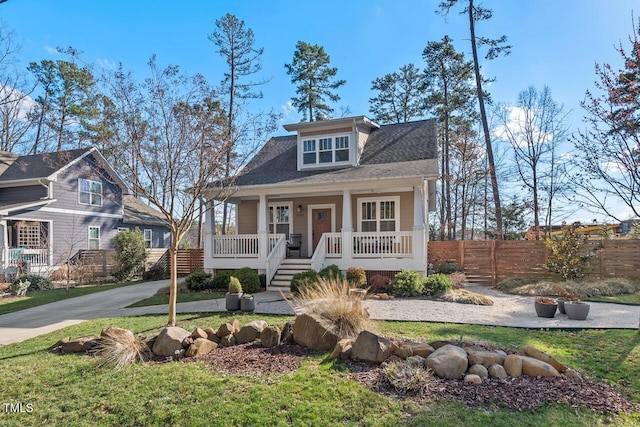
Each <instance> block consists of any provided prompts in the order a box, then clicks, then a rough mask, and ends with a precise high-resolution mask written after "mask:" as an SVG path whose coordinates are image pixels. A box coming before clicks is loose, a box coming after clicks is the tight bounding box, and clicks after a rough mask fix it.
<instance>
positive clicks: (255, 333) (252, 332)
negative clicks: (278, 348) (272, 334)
mask: <svg viewBox="0 0 640 427" xmlns="http://www.w3.org/2000/svg"><path fill="white" fill-rule="evenodd" d="M266 327H267V322H265V321H264V320H254V321H253V322H249V323H247V324H246V325H244V326H243V327H241V328H240V330H239V331H238V332H237V333H236V342H237V343H238V344H244V343H247V342H252V341H255V340H257V339H258V338H259V337H260V333H261V332H262V331H263V330H264V328H266ZM279 340H280V337H278V341H279Z"/></svg>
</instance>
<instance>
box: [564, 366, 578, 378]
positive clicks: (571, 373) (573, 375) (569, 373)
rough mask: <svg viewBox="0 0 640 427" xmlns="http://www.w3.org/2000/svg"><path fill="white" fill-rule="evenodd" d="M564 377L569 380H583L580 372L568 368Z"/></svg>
mask: <svg viewBox="0 0 640 427" xmlns="http://www.w3.org/2000/svg"><path fill="white" fill-rule="evenodd" d="M563 374H564V376H565V377H567V378H581V377H580V374H579V373H578V371H576V370H575V369H571V368H567V370H566V371H564V372H563Z"/></svg>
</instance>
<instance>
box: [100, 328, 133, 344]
mask: <svg viewBox="0 0 640 427" xmlns="http://www.w3.org/2000/svg"><path fill="white" fill-rule="evenodd" d="M100 336H101V337H104V338H109V339H112V340H114V341H120V342H127V341H128V342H133V341H135V339H136V336H135V335H133V332H131V331H130V330H128V329H124V328H118V327H115V326H110V327H108V328H105V329H103V330H102V332H100Z"/></svg>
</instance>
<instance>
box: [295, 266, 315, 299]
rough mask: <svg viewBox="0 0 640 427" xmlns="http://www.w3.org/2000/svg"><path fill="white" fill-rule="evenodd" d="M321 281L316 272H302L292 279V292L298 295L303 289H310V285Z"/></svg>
mask: <svg viewBox="0 0 640 427" xmlns="http://www.w3.org/2000/svg"><path fill="white" fill-rule="evenodd" d="M319 280H320V275H318V273H317V272H315V271H314V270H307V271H302V272H300V273H296V274H294V275H293V277H292V278H291V286H290V289H291V292H293V293H294V294H298V293H299V292H300V290H301V289H302V288H306V287H309V286H310V285H315V284H316V283H318V281H319Z"/></svg>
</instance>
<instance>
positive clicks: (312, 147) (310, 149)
mask: <svg viewBox="0 0 640 427" xmlns="http://www.w3.org/2000/svg"><path fill="white" fill-rule="evenodd" d="M302 144H303V150H304V151H303V152H302V163H303V164H305V165H314V164H316V140H315V139H310V140H307V141H303V143H302Z"/></svg>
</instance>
